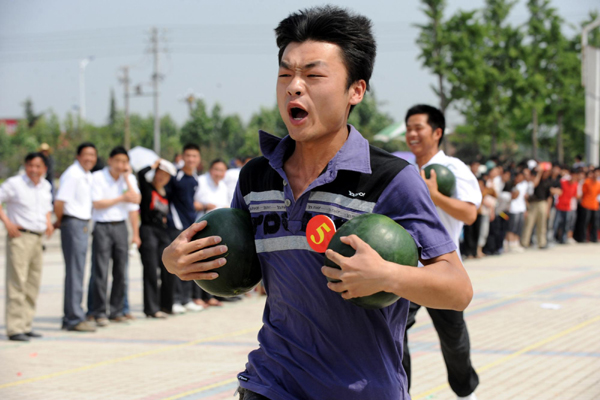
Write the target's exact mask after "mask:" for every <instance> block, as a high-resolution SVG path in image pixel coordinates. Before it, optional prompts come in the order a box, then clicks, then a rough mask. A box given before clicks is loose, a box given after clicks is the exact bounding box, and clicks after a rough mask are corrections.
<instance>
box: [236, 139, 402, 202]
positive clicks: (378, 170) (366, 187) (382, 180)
mask: <svg viewBox="0 0 600 400" xmlns="http://www.w3.org/2000/svg"><path fill="white" fill-rule="evenodd" d="M369 153H370V159H371V173H370V174H363V173H361V172H356V171H348V170H340V171H338V174H337V177H336V179H335V181H333V182H331V183H328V184H326V185H323V186H319V187H317V188H315V189H313V190H314V191H320V192H329V193H335V194H340V195H342V196H346V197H354V198H358V199H360V200H364V201H371V202H377V200H378V199H379V196H380V195H381V193H383V191H384V190H385V189H386V188H387V186H388V185H389V184H390V182H391V181H392V179H394V178H395V177H396V175H398V173H399V172H400V171H402V170H403V169H404V168H405V167H406V166H408V165H409V163H408V162H407V161H406V160H403V159H401V158H398V157H396V156H394V155H392V154H390V153H388V152H386V151H383V150H381V149H379V148H377V147H374V146H370V148H369ZM325 173H327V172H325ZM240 189H241V191H242V196H246V195H247V194H248V193H250V192H251V191H254V192H263V191H267V190H280V191H283V179H281V177H280V176H279V174H278V173H277V172H276V171H275V170H274V169H273V168H272V167H271V165H270V164H269V160H267V159H266V158H265V157H257V158H254V159H253V160H251V161H250V162H248V164H246V165H245V166H244V167H243V168H242V171H241V172H240Z"/></svg>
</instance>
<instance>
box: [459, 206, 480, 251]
mask: <svg viewBox="0 0 600 400" xmlns="http://www.w3.org/2000/svg"><path fill="white" fill-rule="evenodd" d="M480 226H481V215H479V214H478V215H477V219H476V220H475V222H473V224H472V225H465V226H464V227H463V237H464V240H463V242H462V246H461V249H460V253H461V254H462V256H463V258H466V257H469V256H472V257H475V256H477V240H478V239H479V229H480Z"/></svg>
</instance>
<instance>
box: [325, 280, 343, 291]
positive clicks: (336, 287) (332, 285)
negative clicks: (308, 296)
mask: <svg viewBox="0 0 600 400" xmlns="http://www.w3.org/2000/svg"><path fill="white" fill-rule="evenodd" d="M327 287H328V288H329V289H330V290H333V291H334V292H338V293H344V292H345V291H346V284H345V283H344V282H327Z"/></svg>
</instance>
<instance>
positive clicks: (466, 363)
mask: <svg viewBox="0 0 600 400" xmlns="http://www.w3.org/2000/svg"><path fill="white" fill-rule="evenodd" d="M419 308H421V306H420V305H418V304H415V303H412V302H411V303H410V309H409V311H408V321H407V325H406V332H405V333H404V355H403V357H402V366H403V367H404V370H405V371H406V376H407V378H408V389H409V390H410V383H411V363H410V352H409V350H408V330H409V329H410V327H412V326H413V325H414V324H415V322H416V319H415V317H416V315H417V312H418V311H419ZM427 312H428V313H429V316H430V317H431V319H432V321H433V326H434V327H435V330H436V331H437V333H438V336H439V338H440V345H441V348H442V355H443V356H444V362H445V363H446V370H447V371H448V383H449V384H450V387H451V388H452V390H453V391H454V393H456V394H457V395H458V396H461V397H465V396H468V395H470V394H471V393H473V392H474V391H475V389H476V388H477V385H479V377H478V376H477V373H476V372H475V369H473V366H472V365H471V343H470V341H469V332H468V330H467V325H466V323H465V319H464V316H463V313H462V311H452V310H436V309H433V308H427Z"/></svg>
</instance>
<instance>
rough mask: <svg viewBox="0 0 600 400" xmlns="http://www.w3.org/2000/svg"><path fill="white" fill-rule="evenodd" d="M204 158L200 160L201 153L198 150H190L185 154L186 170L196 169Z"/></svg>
mask: <svg viewBox="0 0 600 400" xmlns="http://www.w3.org/2000/svg"><path fill="white" fill-rule="evenodd" d="M201 161H202V158H200V152H199V151H198V150H194V149H189V150H186V151H184V152H183V164H184V165H185V167H186V168H192V169H196V168H198V165H200V162H201Z"/></svg>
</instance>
